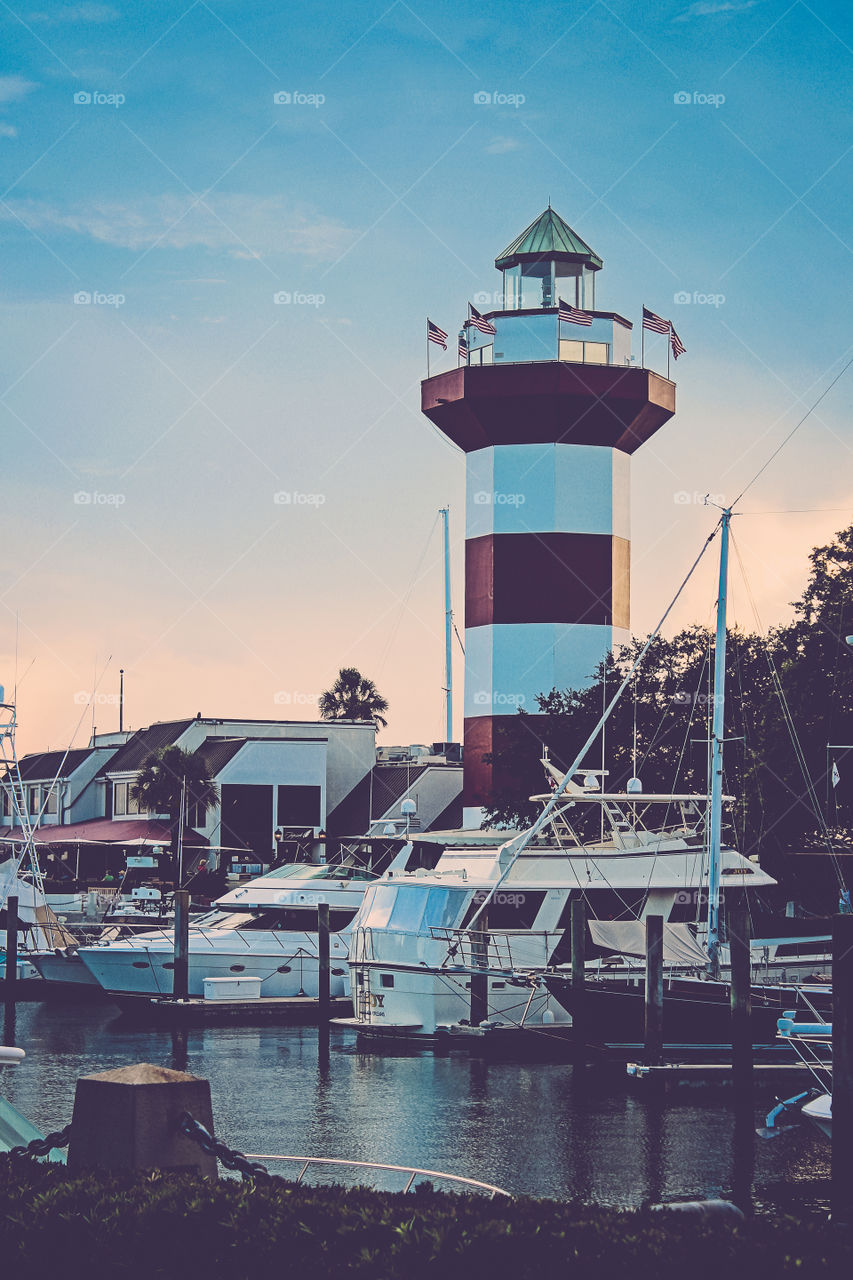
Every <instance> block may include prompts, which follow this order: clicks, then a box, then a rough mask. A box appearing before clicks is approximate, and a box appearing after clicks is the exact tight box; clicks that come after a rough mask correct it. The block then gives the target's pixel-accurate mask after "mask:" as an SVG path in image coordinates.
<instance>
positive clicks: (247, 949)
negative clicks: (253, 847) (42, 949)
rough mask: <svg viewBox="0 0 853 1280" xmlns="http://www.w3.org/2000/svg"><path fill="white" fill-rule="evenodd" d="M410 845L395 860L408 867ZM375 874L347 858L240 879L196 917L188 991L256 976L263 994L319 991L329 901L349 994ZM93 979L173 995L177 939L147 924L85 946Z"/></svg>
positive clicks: (116, 988)
mask: <svg viewBox="0 0 853 1280" xmlns="http://www.w3.org/2000/svg"><path fill="white" fill-rule="evenodd" d="M410 853H411V845H406V846H404V847H403V848H402V849H401V850H400V852H399V853H398V854H397V856H396V858H395V859H394V861H393V862H392V864H391V865H392V867H393V866H399V867H402V866H404V865H405V863H406V860H407V858H408V857H409V855H410ZM375 879H376V875H375V873H373V872H371V871H368V870H365V869H364V868H363V867H361V866H356V865H348V864H342V863H334V864H332V863H330V864H313V863H289V864H287V865H285V866H282V867H277V868H276V869H275V870H273V871H270V872H268V873H267V874H266V875H264V876H260V877H258V878H257V879H255V880H250V881H247V882H246V883H245V884H240V885H238V886H237V887H236V888H234V889H232V890H231V891H230V892H229V893H226V894H225V895H224V896H223V897H222V898H219V899H217V901H216V903H215V904H214V908H213V909H212V910H211V911H209V912H208V913H207V914H205V915H203V916H200V917H198V918H196V919H193V920H191V921H190V929H189V994H190V995H191V996H201V995H203V994H204V980H205V978H234V977H255V978H260V979H261V995H262V996H264V997H266V996H299V995H307V996H316V995H317V990H318V969H317V907H318V906H319V905H320V903H328V905H329V923H330V929H331V938H330V953H331V994H332V996H333V997H335V996H342V995H344V994H346V992H347V991H348V986H349V978H348V974H347V967H346V961H347V955H348V945H349V931H350V926H351V923H352V921H353V919H354V917H355V915H356V912H357V910H358V908H359V906H360V905H361V900H362V898H363V896H364V892H365V889H366V888H367V887H368V885H369V884H370V883H371V881H372V880H375ZM78 955H79V957H80V959H81V960H82V962H83V964H84V965H85V966H86V968H87V969H88V971H89V972H90V973H91V974H92V976H93V977H94V978H95V979H96V980H97V982H99V983H100V985H101V986H102V987H103V988H104V989H105V990H106V991H109V992H113V993H115V994H124V995H149V996H156V995H170V994H171V992H172V987H173V978H172V971H173V970H174V964H175V956H174V936H173V933H172V931H171V930H170V929H162V928H157V929H145V930H143V931H142V932H140V933H137V934H136V935H135V936H132V937H123V938H119V939H117V940H115V941H110V942H106V943H103V944H101V943H96V944H93V945H91V946H83V947H80V948H79V949H78Z"/></svg>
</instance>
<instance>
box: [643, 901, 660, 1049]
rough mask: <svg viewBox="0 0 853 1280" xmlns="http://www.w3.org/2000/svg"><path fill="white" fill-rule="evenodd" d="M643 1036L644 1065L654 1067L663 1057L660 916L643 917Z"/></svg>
mask: <svg viewBox="0 0 853 1280" xmlns="http://www.w3.org/2000/svg"><path fill="white" fill-rule="evenodd" d="M644 1033H645V1034H644V1040H645V1052H646V1062H647V1063H648V1064H649V1065H657V1064H658V1063H660V1061H661V1058H662V1055H663V916H646V1005H645V1025H644Z"/></svg>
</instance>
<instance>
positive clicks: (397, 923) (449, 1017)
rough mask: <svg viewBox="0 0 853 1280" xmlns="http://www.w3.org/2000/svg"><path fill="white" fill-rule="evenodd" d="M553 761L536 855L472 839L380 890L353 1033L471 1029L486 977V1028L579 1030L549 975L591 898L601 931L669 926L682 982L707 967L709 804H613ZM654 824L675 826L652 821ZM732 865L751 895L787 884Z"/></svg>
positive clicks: (648, 798) (625, 796)
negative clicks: (593, 831)
mask: <svg viewBox="0 0 853 1280" xmlns="http://www.w3.org/2000/svg"><path fill="white" fill-rule="evenodd" d="M542 763H543V766H544V768H545V770H546V773H547V774H548V776H549V777H550V778H551V780H552V782H553V783H554V785H555V786H556V787H558V788H563V792H562V798H558V799H557V801H556V802H555V801H554V793H547V794H545V795H542V796H538V797H534V799H537V800H538V801H539V802H540V803H542V804H543V807H544V810H545V812H546V815H547V816H546V820H545V821H544V822H543V823H542V825H541V827H539V828H538V829H537V830H536V832H535V833H534V834H533V835H530V833H529V832H528V833H525V835H526V836H527V837H529V838H527V839H526V840H524V843H521V842H520V841H519V840H518V839H512V838H511V839H509V840H506V839H501V835H502V834H504V833H495V835H494V836H493V844H492V845H491V847H483V844H482V839H481V838H480V839H479V840H478V841H476V842H475V841H474V840H473V839H471V837H475V836H476V837H482V833H479V832H468V833H466V832H459V833H458V835H457V842H456V844H453V843H449V844H448V846H447V847H446V848H445V849H444V851H443V852H442V853H441V856H440V857H439V859H438V862H437V863H436V865H435V868H434V870H432V871H424V870H416V871H410V872H405V871H404V872H402V873H395V874H394V875H392V876H388V877H387V878H386V879H384V880H383V881H381V882H379V883H377V884H374V885H372V886H371V887H370V888H369V889H368V891H367V893H366V894H365V896H364V902H363V904H362V906H361V908H360V910H359V913H358V915H357V917H356V919H355V920H354V921H353V925H352V942H351V946H350V958H349V968H350V972H351V981H352V989H353V993H354V996H353V999H354V1006H355V1017H354V1019H353V1020H352V1021H353V1025H355V1026H356V1027H357V1028H358V1029H359V1030H360V1031H362V1032H363V1033H365V1034H370V1035H373V1036H383V1035H385V1036H397V1037H405V1038H411V1039H416V1040H420V1039H435V1038H437V1037H440V1036H441V1035H443V1034H445V1033H446V1032H447V1031H448V1030H449V1029H451V1028H453V1027H457V1026H466V1025H470V1023H471V1020H472V1014H471V992H472V979H476V976H477V974H478V973H480V974H481V975H482V980H483V981H485V982H486V983H487V984H488V985H487V997H486V1008H485V1010H481V1011H480V1012H482V1016H481V1018H480V1019H479V1021H487V1022H488V1023H489V1024H490V1025H494V1024H495V1023H497V1022H502V1023H504V1024H505V1025H507V1026H518V1027H522V1026H523V1027H526V1028H529V1027H532V1026H537V1025H540V1026H541V1025H542V1024H543V1023H544V1025H546V1026H550V1025H553V1024H555V1023H560V1024H563V1025H570V1023H571V1012H570V1011H569V1010H567V1009H565V1007H564V1006H563V1005H562V1003H561V1002H560V1000H558V999H556V998H555V995H554V992H553V991H552V990H551V989H550V986H549V977H548V975H549V973H550V972H552V971H554V970H558V969H559V966H560V965H562V964H565V962H566V961H568V959H569V958H570V955H569V950H568V942H569V938H568V926H569V921H570V916H571V908H572V902H573V901H575V900H578V899H583V901H584V903H585V905H586V910H587V913H588V916H589V921H590V924H589V927H590V929H594V928H595V927H596V925H604V924H605V923H607V924H608V925H610V926H612V925H613V924H614V923H616V924H619V923H622V922H625V921H630V922H632V923H633V924H634V925H635V927H636V926H637V925H638V924H639V927H640V928H642V922H643V921H644V919H645V917H646V916H648V915H662V916H663V917H664V919H665V920H666V921H668V922H669V924H670V929H671V936H672V937H677V938H678V940H679V943H680V947H681V953H680V958H681V964H682V968H683V971H684V972H685V973H688V974H689V973H695V972H698V971H699V970H700V969H701V968H702V967H703V965H704V962H705V955H704V953H703V951H702V950H701V948H700V947H699V946H698V945H697V943H696V941H695V938H694V936H693V934H692V932H691V930H690V928H689V927H688V925H687V924H686V922H685V921H684V920H683V919H682V916H683V912H684V904H685V903H686V902H690V903H692V902H694V901H695V898H696V895H697V893H698V892H699V891H700V890H701V886H702V885H703V883H704V877H705V873H704V867H703V855H704V841H703V837H702V831H703V827H704V823H705V808H706V807H707V797H706V796H703V795H692V794H690V795H688V794H663V795H657V794H656V795H650V794H641V793H638V792H637V791H631V792H627V791H626V792H625V793H611V792H606V791H602V790H601V789H600V783H601V782H602V781H603V779H602V777H601V771H590V770H577V771H576V775H577V777H578V778H582V782H579V781H576V780H573V779H571V778H570V777H568V776H567V775H564V774H562V773H560V772H559V771H558V770H557V769H556V768H555V767H554V765H553V764H552V763H551V761H550V760H549V759H548V758H547V756H545V757H543V761H542ZM588 806H595V807H596V808H597V809H598V810H599V811H600V813H601V815H602V817H603V819H604V829H605V837H604V838H603V839H602V838H601V837H598V838H596V839H594V840H584V839H583V838H582V836H581V834H580V833H579V831H578V830H576V829H575V825H574V823H575V813H574V812H573V811H574V810H577V809H584V808H585V807H588ZM653 813H657V814H658V817H659V818H662V819H663V820H662V821H658V822H656V823H655V822H652V821H651V818H650V815H651V814H653ZM674 815H675V816H674ZM673 816H674V820H673ZM593 825H596V824H593ZM442 838H443V839H446V837H442ZM431 839H432V836H431V833H424V834H421V835H418V836H416V837H414V840H415V841H417V842H424V843H429V841H430V840H431ZM519 846H520V847H519ZM721 864H722V870H721V878H722V881H723V884H724V885H726V884H737V885H738V887H740V886H741V885H742V884H743V883H744V881H745V880H746V879H747V878H748V879H749V882H750V884H751V885H753V886H755V887H756V888H757V887H759V886H769V885H773V884H775V881H774V880H773V879H772V877H771V876H769V875H767V873H766V872H764V871H762V870H761V868H760V867H758V866H757V865H756V864H754V863H752V862H749V861H748V860H747V859H746V858H743V857H742V856H741V855H740V854H739V853H738V852H737V851H736V850H734V849H729V848H725V849H723V850H722V853H721ZM484 911H486V912H487V916H484V915H482V914H481V913H483V912H484ZM478 923H479V924H480V927H479V929H478V928H477V927H476V926H477V924H478ZM599 954H600V956H604V955H606V949H605V948H601V949H600V952H599ZM594 963H597V961H595V962H594ZM476 1012H478V1010H476V1009H475V1013H476Z"/></svg>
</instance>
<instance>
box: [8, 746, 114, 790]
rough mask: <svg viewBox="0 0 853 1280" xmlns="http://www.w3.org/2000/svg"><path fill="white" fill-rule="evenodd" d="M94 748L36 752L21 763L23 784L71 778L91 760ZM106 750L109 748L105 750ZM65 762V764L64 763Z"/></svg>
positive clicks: (25, 757)
mask: <svg viewBox="0 0 853 1280" xmlns="http://www.w3.org/2000/svg"><path fill="white" fill-rule="evenodd" d="M96 749H97V748H92V747H78V748H77V749H76V750H74V751H69V752H68V753H67V755H66V753H65V752H64V751H36V752H34V754H33V755H30V756H24V758H23V759H22V760H21V761H20V769H21V780H22V781H23V782H41V781H49V782H52V781H53V779H54V778H56V777H60V778H70V777H71V774H72V773H74V771H75V770H76V769H79V768H80V766H81V764H83V763H85V761H86V760H88V759H89V756H90V755H91V754H92V751H93V750H96ZM104 749H105V750H106V749H107V748H104ZM63 760H64V763H63ZM5 776H6V775H5V772H4V777H5Z"/></svg>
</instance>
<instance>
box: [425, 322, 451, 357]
mask: <svg viewBox="0 0 853 1280" xmlns="http://www.w3.org/2000/svg"><path fill="white" fill-rule="evenodd" d="M427 342H435V343H437V344H438V345H439V346H440V347H441V349H442V351H446V350H447V334H446V333H445V332H444V330H443V329H439V327H438V325H437V324H433V322H432V321H431V320H430V319H429V317H427Z"/></svg>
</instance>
